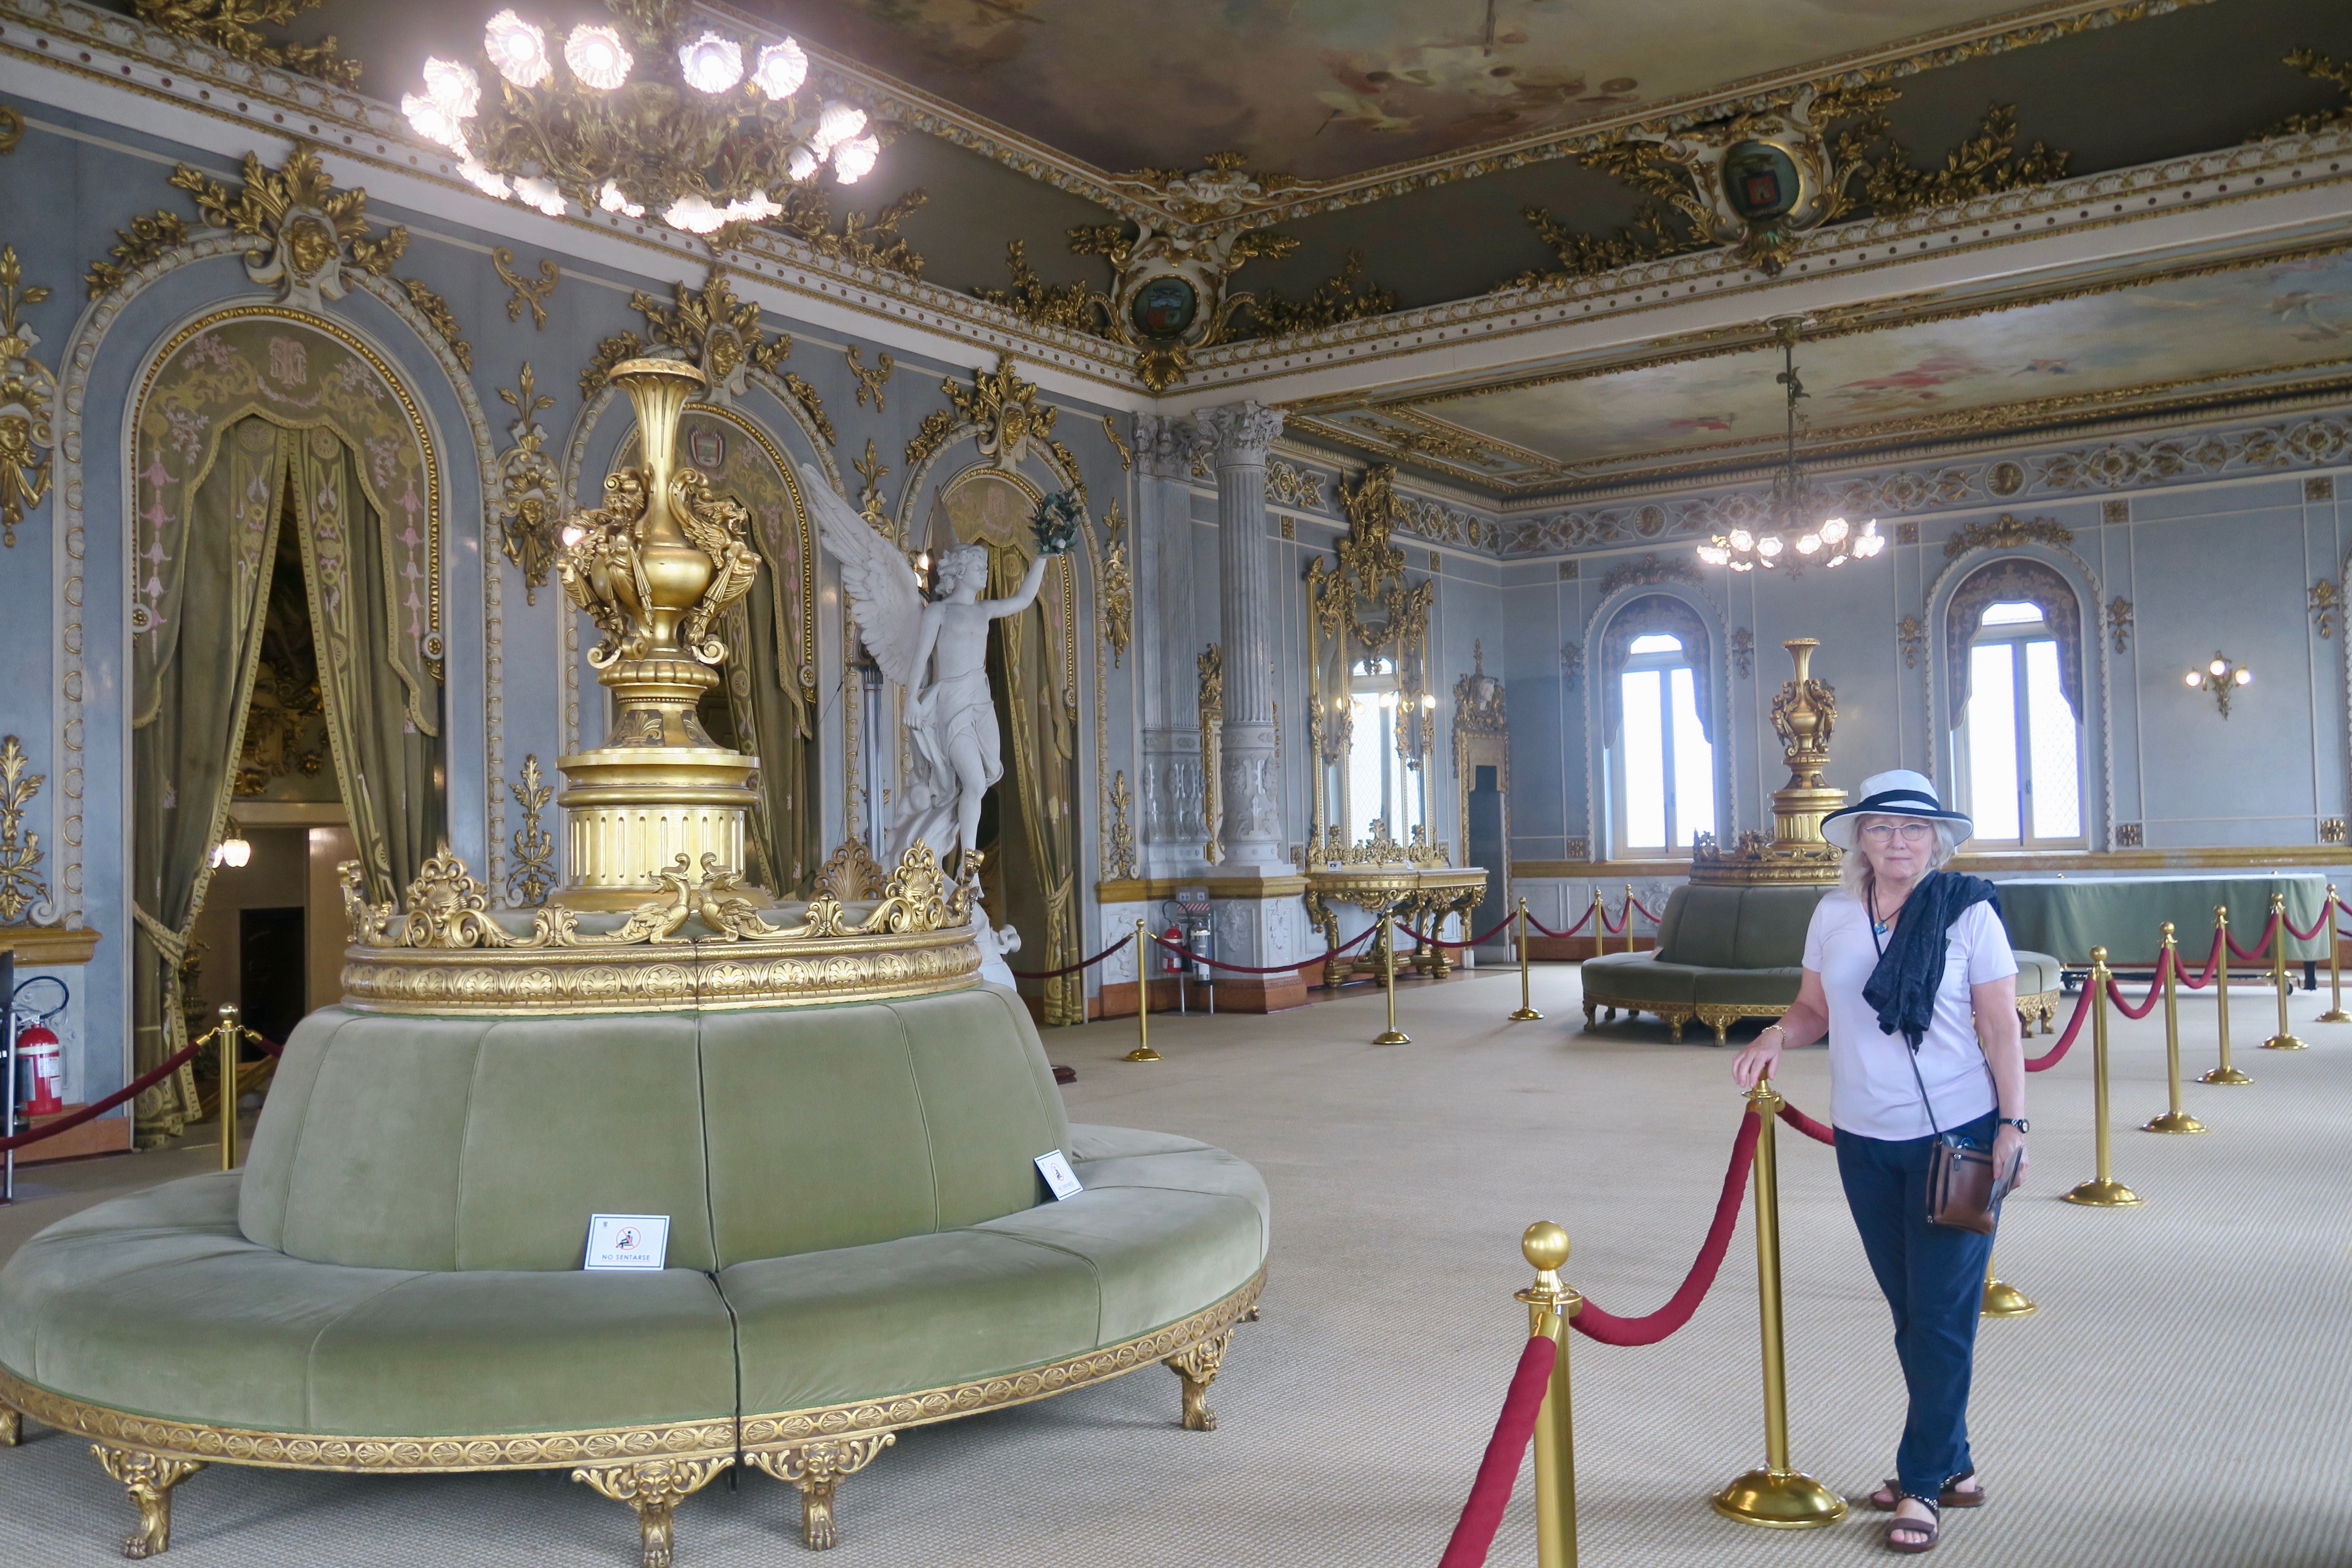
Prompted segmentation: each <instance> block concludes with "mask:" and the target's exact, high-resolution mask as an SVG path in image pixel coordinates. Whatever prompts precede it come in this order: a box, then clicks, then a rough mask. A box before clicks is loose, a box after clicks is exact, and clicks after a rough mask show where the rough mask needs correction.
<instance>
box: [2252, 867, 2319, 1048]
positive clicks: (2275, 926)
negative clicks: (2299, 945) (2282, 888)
mask: <svg viewBox="0 0 2352 1568" xmlns="http://www.w3.org/2000/svg"><path fill="white" fill-rule="evenodd" d="M2271 921H2272V928H2271V984H2272V985H2273V987H2274V988H2276V990H2277V991H2278V1013H2279V1026H2278V1033H2277V1034H2275V1035H2273V1036H2272V1037H2270V1038H2269V1039H2267V1040H2264V1041H2263V1049H2264V1050H2266V1051H2305V1050H2309V1049H2310V1048H2311V1047H2308V1046H2306V1045H2305V1044H2304V1043H2303V1042H2302V1041H2301V1040H2298V1039H2296V1038H2295V1037H2294V1035H2292V1034H2291V1033H2289V1032H2288V1030H2287V1022H2286V997H2287V993H2288V992H2290V991H2292V990H2294V982H2293V981H2292V980H2289V979H2288V978H2287V976H2286V895H2285V894H2284V893H2279V892H2273V894H2271Z"/></svg>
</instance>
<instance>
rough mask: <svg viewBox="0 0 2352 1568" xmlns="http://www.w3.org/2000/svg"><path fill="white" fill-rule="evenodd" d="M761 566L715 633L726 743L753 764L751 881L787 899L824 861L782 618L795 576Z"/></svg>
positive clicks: (802, 701) (803, 702) (808, 744)
mask: <svg viewBox="0 0 2352 1568" xmlns="http://www.w3.org/2000/svg"><path fill="white" fill-rule="evenodd" d="M767 553H768V552H766V551H765V550H762V551H761V555H762V557H765V556H766V555H767ZM762 565H763V566H764V567H765V568H766V569H765V570H764V571H762V572H761V574H760V575H761V579H762V581H761V583H760V584H757V585H755V586H754V587H753V588H752V590H751V593H749V594H747V595H744V596H743V598H742V599H741V600H740V601H739V602H738V603H737V604H736V605H734V606H733V607H732V608H730V610H729V611H728V612H727V615H726V617H725V625H724V628H723V630H722V633H721V636H722V637H724V638H725V640H726V643H727V662H726V663H725V664H724V665H722V666H720V667H719V668H720V673H721V674H723V675H724V676H725V677H726V680H727V710H728V717H729V719H730V721H731V726H732V728H733V731H734V733H733V735H732V736H731V737H729V738H728V739H730V741H731V743H732V744H734V745H735V746H737V747H738V748H740V750H743V751H747V752H751V753H752V754H753V755H754V756H756V757H758V758H759V759H760V771H759V772H758V773H756V774H754V775H753V777H752V783H753V784H754V786H755V788H756V789H757V791H758V800H757V801H756V803H755V804H754V805H752V807H751V820H750V821H749V823H748V824H746V826H747V827H748V829H749V831H748V833H747V834H746V840H747V845H748V848H749V851H750V854H751V861H752V864H751V867H750V868H749V870H750V873H751V880H752V881H754V882H755V883H757V884H759V885H760V886H761V887H763V888H766V889H769V890H770V891H771V892H773V893H775V894H776V895H777V896H778V897H780V898H789V897H793V896H795V895H797V894H800V893H803V892H805V891H806V890H807V887H808V879H809V878H811V877H812V876H814V874H815V871H816V868H817V866H818V864H819V863H820V862H821V861H822V860H823V858H824V855H823V852H822V850H821V849H820V848H819V847H818V845H817V841H816V837H817V834H816V813H815V812H814V810H813V809H811V808H812V806H813V805H814V801H813V800H812V799H811V795H812V793H813V791H814V786H815V779H814V764H815V760H816V748H815V745H814V735H813V733H812V727H811V725H810V722H809V719H810V714H809V707H808V700H807V699H806V697H805V696H804V695H803V692H802V690H801V681H800V658H799V656H798V652H797V650H796V649H795V648H794V647H793V639H792V635H791V632H792V625H793V623H792V619H791V617H790V616H788V615H787V614H786V613H785V610H784V603H785V601H784V597H783V596H784V595H785V594H786V593H787V592H790V591H792V590H793V589H795V588H796V587H797V586H798V580H797V576H796V575H795V576H793V577H792V578H790V579H788V578H787V576H786V574H785V573H784V572H782V571H779V570H778V569H777V567H776V563H774V562H773V561H772V560H764V559H763V561H762Z"/></svg>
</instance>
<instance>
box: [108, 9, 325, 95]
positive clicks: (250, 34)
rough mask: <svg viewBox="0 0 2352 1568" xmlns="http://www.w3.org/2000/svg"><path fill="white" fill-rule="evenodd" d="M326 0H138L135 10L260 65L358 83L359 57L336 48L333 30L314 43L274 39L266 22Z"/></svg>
mask: <svg viewBox="0 0 2352 1568" xmlns="http://www.w3.org/2000/svg"><path fill="white" fill-rule="evenodd" d="M324 4H326V0H134V3H133V5H132V6H131V10H132V13H133V14H134V15H136V16H138V18H139V19H140V20H141V21H142V22H144V23H146V24H148V25H149V26H153V27H160V28H162V29H163V31H164V32H166V33H169V34H171V35H173V37H181V38H191V39H194V41H195V42H197V43H200V44H207V45H210V46H211V47H214V48H215V49H218V50H220V51H221V52H222V53H223V54H225V55H228V56H231V57H232V58H236V59H240V60H244V61H246V62H247V63H248V64H251V65H257V66H278V67H282V68H285V69H287V70H294V71H300V72H301V73H302V74H303V75H304V76H313V77H317V78H318V79H320V81H328V82H332V83H334V84H335V85H336V86H337V87H357V86H358V85H359V80H360V62H359V61H357V60H355V59H352V58H350V57H349V56H346V55H343V54H341V53H338V52H337V48H336V43H335V36H334V35H333V34H332V33H330V34H328V35H327V36H326V37H323V38H321V39H320V40H319V41H318V42H317V43H315V44H295V43H280V44H273V43H270V42H269V41H268V39H266V38H264V37H262V36H261V27H262V25H263V24H265V23H266V24H268V25H269V26H279V27H282V26H285V25H286V24H287V23H289V22H291V21H292V20H293V19H294V18H295V17H296V16H299V15H300V14H301V13H302V12H305V11H315V10H317V9H318V8H319V7H320V5H324Z"/></svg>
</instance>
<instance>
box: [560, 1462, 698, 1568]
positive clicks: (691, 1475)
mask: <svg viewBox="0 0 2352 1568" xmlns="http://www.w3.org/2000/svg"><path fill="white" fill-rule="evenodd" d="M734 1462H735V1456H733V1455H732V1454H721V1455H719V1457H718V1458H709V1459H639V1460H637V1461H636V1462H635V1463H634V1464H626V1465H591V1466H588V1467H585V1468H582V1469H577V1470H574V1471H572V1479H573V1480H575V1481H586V1482H587V1483H588V1484H589V1486H591V1487H593V1489H595V1490H596V1492H597V1494H598V1495H599V1496H601V1497H608V1498H611V1499H612V1500H614V1502H625V1503H627V1504H628V1505H629V1506H630V1507H631V1508H634V1509H635V1510H637V1528H638V1530H639V1531H640V1532H641V1533H642V1534H643V1536H644V1537H645V1568H670V1553H671V1551H672V1536H673V1529H672V1526H673V1521H674V1518H675V1516H676V1514H677V1505H678V1504H679V1503H681V1502H684V1501H685V1500H687V1499H688V1498H690V1497H692V1496H693V1495H694V1494H695V1493H697V1492H698V1491H700V1490H701V1489H703V1488H704V1487H706V1486H708V1485H709V1484H710V1478H711V1477H713V1476H715V1475H717V1474H718V1473H719V1471H721V1470H723V1469H725V1468H727V1467H728V1466H730V1465H731V1464H733V1463H734Z"/></svg>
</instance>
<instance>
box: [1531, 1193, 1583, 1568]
mask: <svg viewBox="0 0 2352 1568" xmlns="http://www.w3.org/2000/svg"><path fill="white" fill-rule="evenodd" d="M1519 1253H1520V1255H1521V1256H1522V1257H1524V1258H1526V1259H1527V1260H1528V1262H1529V1263H1532V1264H1534V1265H1535V1267H1536V1282H1535V1283H1534V1284H1533V1285H1532V1286H1530V1287H1528V1289H1525V1290H1521V1291H1519V1292H1518V1297H1517V1299H1518V1300H1521V1301H1524V1302H1526V1303H1527V1307H1528V1334H1529V1335H1530V1336H1533V1335H1537V1334H1540V1335H1542V1336H1543V1337H1544V1338H1546V1339H1548V1340H1549V1341H1551V1342H1553V1343H1554V1344H1557V1345H1558V1346H1559V1357H1558V1359H1556V1360H1555V1361H1554V1362H1553V1363H1551V1386H1550V1387H1549V1388H1548V1389H1546V1390H1545V1391H1544V1402H1543V1408H1542V1410H1540V1411H1538V1413H1537V1415H1536V1564H1537V1568H1576V1435H1575V1428H1574V1424H1573V1422H1572V1421H1571V1420H1570V1406H1569V1399H1568V1337H1569V1336H1568V1321H1569V1320H1570V1318H1573V1317H1574V1316H1576V1313H1577V1309H1579V1308H1580V1307H1582V1306H1583V1305H1584V1298H1583V1297H1581V1296H1580V1295H1578V1294H1577V1293H1576V1292H1575V1291H1573V1290H1571V1289H1569V1288H1568V1287H1567V1286H1566V1285H1563V1284H1561V1283H1560V1279H1559V1266H1560V1265H1561V1264H1563V1263H1565V1262H1567V1261H1568V1232H1566V1231H1565V1230H1562V1229H1561V1228H1560V1227H1559V1226H1556V1225H1554V1224H1553V1223H1552V1222H1551V1221H1549V1220H1548V1219H1542V1220H1538V1221H1537V1222H1536V1223H1535V1224H1533V1225H1531V1226H1528V1230H1527V1234H1526V1235H1525V1236H1523V1237H1520V1238H1519Z"/></svg>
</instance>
